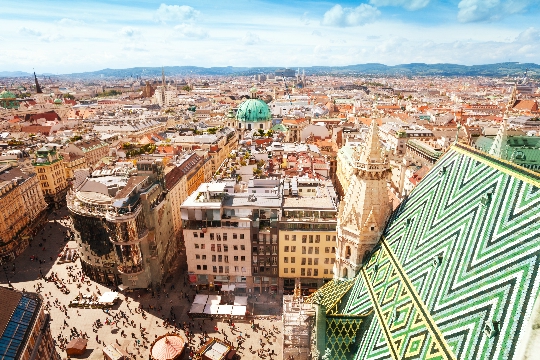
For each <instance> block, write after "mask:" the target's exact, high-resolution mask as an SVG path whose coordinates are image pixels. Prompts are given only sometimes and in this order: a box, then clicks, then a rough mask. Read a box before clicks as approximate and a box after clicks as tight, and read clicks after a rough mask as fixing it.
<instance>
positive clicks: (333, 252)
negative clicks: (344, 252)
mask: <svg viewBox="0 0 540 360" xmlns="http://www.w3.org/2000/svg"><path fill="white" fill-rule="evenodd" d="M335 253H336V248H335V247H333V246H332V254H335Z"/></svg>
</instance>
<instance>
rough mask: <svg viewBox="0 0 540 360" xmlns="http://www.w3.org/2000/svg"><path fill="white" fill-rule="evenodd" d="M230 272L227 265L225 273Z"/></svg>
mask: <svg viewBox="0 0 540 360" xmlns="http://www.w3.org/2000/svg"><path fill="white" fill-rule="evenodd" d="M228 273H229V267H228V266H225V274H228Z"/></svg>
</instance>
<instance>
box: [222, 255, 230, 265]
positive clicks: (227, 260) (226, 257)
mask: <svg viewBox="0 0 540 360" xmlns="http://www.w3.org/2000/svg"><path fill="white" fill-rule="evenodd" d="M220 256H221V255H220ZM224 258H225V262H226V263H228V262H229V255H225V257H224Z"/></svg>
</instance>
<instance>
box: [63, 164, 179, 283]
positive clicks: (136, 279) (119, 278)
mask: <svg viewBox="0 0 540 360" xmlns="http://www.w3.org/2000/svg"><path fill="white" fill-rule="evenodd" d="M67 199H68V208H69V210H70V212H71V217H72V219H73V225H74V228H75V230H76V231H77V232H78V236H77V243H78V246H79V253H80V255H81V264H82V268H83V272H84V273H85V274H86V275H87V276H89V277H90V278H91V279H94V280H95V281H99V282H102V283H107V284H112V285H119V286H120V285H121V286H120V288H127V287H130V288H148V287H154V288H156V287H157V286H159V284H160V283H161V282H162V281H164V280H165V278H166V277H167V276H168V275H169V270H170V268H169V266H170V265H171V264H172V263H173V259H174V257H175V255H176V251H177V249H176V245H177V243H176V241H175V239H174V226H173V218H172V211H171V208H170V202H169V201H168V200H167V198H166V186H165V181H164V171H163V165H162V162H161V161H158V160H139V161H137V165H136V167H135V166H134V165H133V163H131V162H125V163H118V164H116V165H115V167H112V168H104V169H101V170H96V171H94V172H93V173H92V174H91V176H90V177H89V178H87V179H86V180H85V181H83V182H82V184H80V185H79V186H78V187H77V188H76V189H74V190H73V191H70V193H69V194H68V197H67Z"/></svg>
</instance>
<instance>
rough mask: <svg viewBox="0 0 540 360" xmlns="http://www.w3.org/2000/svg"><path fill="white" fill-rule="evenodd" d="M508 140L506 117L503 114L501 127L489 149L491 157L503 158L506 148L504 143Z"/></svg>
mask: <svg viewBox="0 0 540 360" xmlns="http://www.w3.org/2000/svg"><path fill="white" fill-rule="evenodd" d="M507 139H508V120H507V115H506V114H504V117H503V120H502V123H501V126H500V127H499V131H497V136H495V139H494V140H493V144H491V147H490V148H489V153H490V154H491V155H493V156H496V157H498V158H500V159H504V158H505V154H504V148H505V146H506V141H507Z"/></svg>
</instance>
